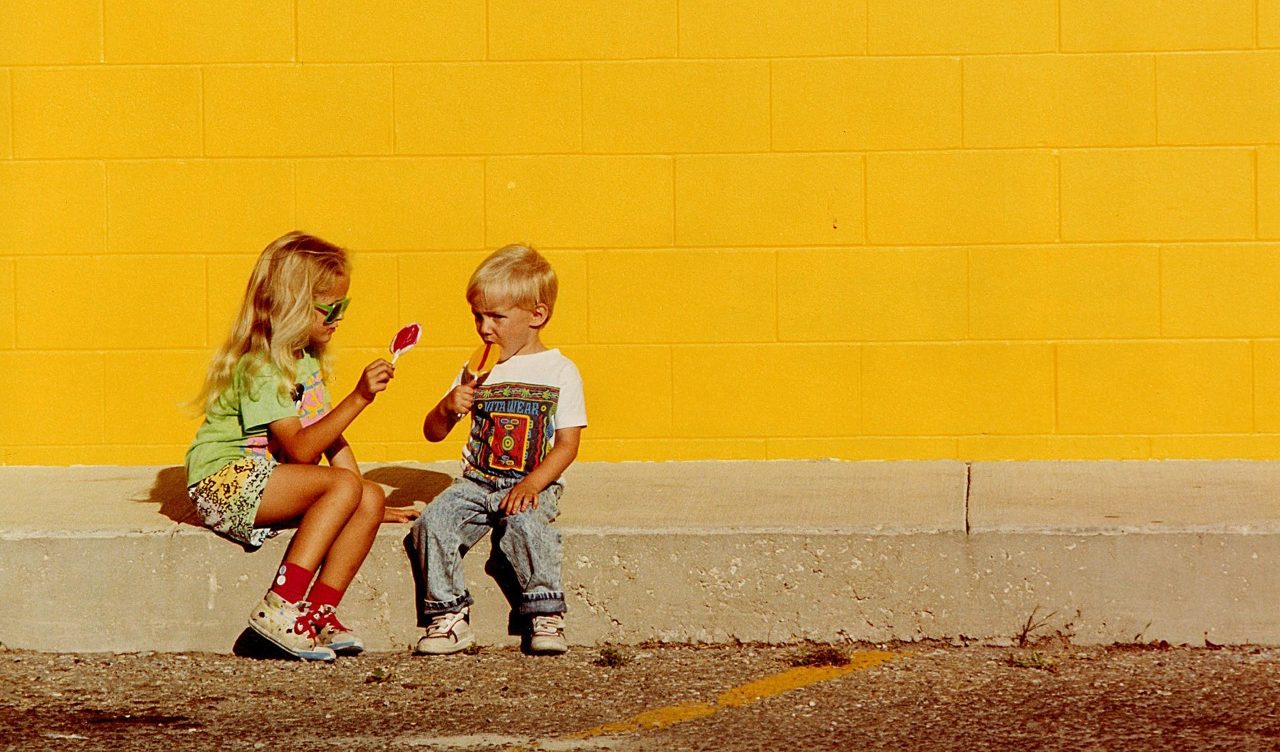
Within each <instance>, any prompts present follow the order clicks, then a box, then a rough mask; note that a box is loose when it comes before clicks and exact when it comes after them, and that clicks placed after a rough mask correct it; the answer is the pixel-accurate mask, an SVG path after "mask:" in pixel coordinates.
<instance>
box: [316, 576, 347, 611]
mask: <svg viewBox="0 0 1280 752" xmlns="http://www.w3.org/2000/svg"><path fill="white" fill-rule="evenodd" d="M343 594H344V591H342V590H337V589H335V588H332V587H329V586H328V585H326V584H324V583H323V582H317V583H316V584H315V586H314V587H312V588H311V598H310V601H311V607H312V608H319V607H320V606H333V607H334V608H337V607H338V602H339V601H341V600H342V596H343Z"/></svg>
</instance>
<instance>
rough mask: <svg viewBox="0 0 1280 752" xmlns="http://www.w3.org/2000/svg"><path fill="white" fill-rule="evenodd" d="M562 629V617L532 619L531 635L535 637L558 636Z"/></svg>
mask: <svg viewBox="0 0 1280 752" xmlns="http://www.w3.org/2000/svg"><path fill="white" fill-rule="evenodd" d="M563 629H564V617H562V616H548V615H540V616H539V615H535V616H534V617H533V633H534V634H536V635H558V634H560V631H561V630H563Z"/></svg>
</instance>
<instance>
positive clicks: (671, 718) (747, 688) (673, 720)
mask: <svg viewBox="0 0 1280 752" xmlns="http://www.w3.org/2000/svg"><path fill="white" fill-rule="evenodd" d="M900 657H902V654H901V653H886V652H883V651H880V650H868V651H863V652H858V653H854V654H853V655H851V656H849V662H848V663H847V664H845V665H843V666H821V667H809V666H801V667H799V668H793V669H790V670H788V671H783V672H782V673H780V674H774V675H773V676H766V677H765V678H763V679H757V680H756V681H753V682H748V683H746V684H743V685H741V686H738V687H734V688H733V689H730V690H728V691H726V692H723V693H721V694H720V696H719V697H717V698H716V701H715V702H714V703H708V702H690V703H684V704H682V705H668V706H666V707H663V708H655V709H653V710H646V711H644V712H643V713H639V714H637V715H634V716H632V717H631V718H628V719H627V720H625V721H618V722H616V723H606V724H605V725H603V726H596V727H595V728H591V729H587V730H586V731H579V732H578V733H576V734H570V735H568V736H566V737H563V738H566V739H590V738H591V737H595V736H614V735H618V734H631V733H635V732H637V731H652V730H655V729H662V728H667V727H669V726H674V725H676V724H678V723H685V722H686V721H692V720H696V719H698V718H706V717H707V716H710V715H715V714H716V713H718V712H720V711H721V710H723V709H724V708H740V707H742V706H744V705H750V704H751V703H753V702H756V701H757V700H763V699H764V698H766V697H773V696H774V695H780V694H782V693H783V692H790V691H791V690H793V689H800V688H801V687H808V686H811V685H813V684H820V683H822V682H825V681H831V680H832V679H836V678H839V677H841V676H845V675H846V674H852V673H854V672H855V671H866V670H867V669H869V668H875V667H876V666H879V665H880V664H882V663H887V662H889V661H891V660H893V659H895V658H900Z"/></svg>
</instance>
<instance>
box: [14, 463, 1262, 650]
mask: <svg viewBox="0 0 1280 752" xmlns="http://www.w3.org/2000/svg"><path fill="white" fill-rule="evenodd" d="M455 470H456V465H454V464H452V463H449V464H435V465H421V464H396V465H381V466H371V467H370V468H369V469H368V470H367V475H368V476H369V477H371V478H373V479H375V480H378V481H379V482H381V483H383V484H384V485H386V486H387V487H388V489H389V498H390V499H391V503H394V504H402V505H403V504H409V503H418V504H421V503H424V502H426V501H427V500H428V499H430V498H432V497H433V496H434V495H435V493H437V492H438V491H439V490H440V489H442V488H443V487H444V485H446V484H447V483H448V482H449V478H450V475H451V473H453V472H454V471H455ZM567 482H568V490H567V491H566V493H565V497H564V500H563V502H562V510H563V511H562V516H561V519H560V521H559V524H560V526H561V529H562V531H563V533H564V538H565V560H564V575H565V586H566V591H567V595H568V598H569V606H570V614H569V625H570V630H569V637H570V641H571V642H573V643H575V644H579V645H582V644H593V643H598V642H606V641H607V642H615V643H636V642H643V641H649V640H667V641H678V642H717V643H723V642H733V641H744V642H755V641H762V642H791V641H796V640H803V639H812V640H820V641H840V640H868V641H886V640H918V639H944V640H976V641H983V642H996V643H999V642H1007V641H1009V640H1011V639H1013V638H1014V637H1015V636H1016V635H1018V634H1019V633H1020V632H1022V631H1024V630H1025V629H1027V628H1028V626H1029V625H1036V626H1035V629H1034V630H1032V631H1033V636H1034V635H1044V634H1052V633H1054V632H1061V633H1063V634H1065V635H1067V636H1070V637H1071V638H1072V639H1073V640H1075V641H1077V642H1080V643H1110V642H1133V641H1152V640H1168V641H1170V642H1174V643H1184V642H1185V643H1190V644H1203V643H1204V641H1205V640H1209V641H1211V642H1214V643H1221V644H1234V643H1260V644H1280V625H1277V624H1276V623H1275V619H1274V606H1273V604H1275V603H1276V602H1277V599H1278V597H1280V574H1277V573H1276V572H1275V567H1274V566H1271V565H1270V562H1272V561H1275V560H1276V555H1277V554H1278V553H1280V550H1278V549H1280V509H1278V508H1277V505H1276V504H1275V503H1274V502H1273V501H1272V499H1273V496H1274V489H1277V488H1280V463H1275V464H1273V463H1262V462H1187V461H1181V462H1044V463H973V464H965V463H961V462H855V463H844V462H761V463H755V462H690V463H623V464H584V465H578V466H575V467H574V468H573V469H572V470H571V472H570V474H569V476H568V477H567ZM189 511H190V510H189V503H188V502H186V501H185V490H184V488H183V478H182V476H181V471H180V469H178V468H154V467H151V468H146V467H132V468H119V467H73V468H16V467H4V468H0V593H3V594H4V596H5V599H6V601H7V606H8V607H7V608H6V609H4V611H3V613H0V642H3V643H4V644H5V645H7V646H9V647H14V648H29V649H37V650H54V651H141V650H159V651H178V650H198V651H215V652H226V651H228V650H230V649H231V647H232V645H233V643H234V642H235V641H236V638H237V636H238V635H239V634H240V632H241V630H242V629H243V626H244V619H245V617H246V615H247V613H248V610H249V608H251V607H252V606H253V605H254V604H255V603H256V602H257V600H258V598H260V597H261V594H262V590H263V588H264V587H265V585H266V583H267V582H268V581H269V579H270V577H271V574H272V571H273V570H274V568H275V566H276V565H277V563H278V561H279V559H280V556H281V554H282V553H283V551H284V547H285V545H286V543H287V540H288V536H289V533H287V532H286V533H284V534H282V535H280V536H278V537H277V538H275V539H273V540H271V541H269V542H268V544H267V545H266V546H264V548H263V550H262V551H260V552H258V553H255V554H246V553H244V552H243V551H242V550H241V549H240V548H239V547H238V546H236V545H234V544H232V543H229V542H227V541H224V540H222V539H220V538H218V537H216V536H214V535H212V534H211V533H209V532H207V531H206V530H204V529H203V528H200V527H196V526H193V525H192V524H190V522H185V521H183V520H186V519H187V515H188V514H189ZM406 532H407V530H406V529H403V528H400V529H393V528H391V527H384V528H383V530H382V532H381V533H380V535H379V537H378V540H377V542H376V544H375V548H374V551H373V552H372V554H371V556H370V558H369V560H368V561H367V562H366V564H365V566H364V568H363V569H362V570H361V573H360V575H359V577H358V578H357V580H356V582H355V584H354V585H353V587H352V589H351V592H350V593H349V595H348V598H347V601H346V602H345V603H344V613H345V614H346V618H347V621H348V622H349V623H351V624H352V626H354V627H356V628H358V629H359V630H360V631H361V632H362V633H363V634H364V635H365V637H366V640H367V641H368V642H369V644H370V647H371V648H372V649H375V650H391V649H396V650H398V649H403V648H405V647H406V646H407V645H408V644H410V643H411V642H412V641H413V640H414V639H415V636H416V633H417V631H416V629H415V626H414V623H413V609H412V599H413V582H412V578H411V576H410V571H409V567H408V562H407V559H406V557H405V555H404V553H403V550H402V548H401V546H402V539H403V537H404V534H405V533H406ZM488 553H489V552H488V548H487V546H486V545H484V544H482V545H481V546H479V547H477V549H476V550H475V551H473V552H471V553H470V554H469V555H468V559H467V561H468V569H467V571H468V581H469V583H470V585H471V586H472V590H473V592H474V593H475V595H476V597H477V606H476V608H475V609H474V616H473V625H474V626H475V627H476V630H477V632H478V634H479V638H480V641H481V642H482V643H487V644H494V643H504V642H512V643H513V642H515V641H516V638H514V637H511V636H510V635H508V633H507V629H506V627H507V626H508V618H507V616H508V607H507V604H506V601H505V600H504V598H503V596H502V594H501V591H500V590H499V588H498V587H497V586H496V585H495V584H494V581H493V579H492V578H491V577H489V576H486V574H485V573H484V569H485V561H486V559H487V557H488Z"/></svg>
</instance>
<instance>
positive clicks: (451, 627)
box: [413, 606, 476, 655]
mask: <svg viewBox="0 0 1280 752" xmlns="http://www.w3.org/2000/svg"><path fill="white" fill-rule="evenodd" d="M470 616H471V610H470V609H469V608H467V607H465V606H464V607H463V609H462V610H461V611H456V612H454V613H452V614H437V615H435V616H433V617H431V624H430V625H429V626H428V627H427V633H426V634H425V635H423V636H422V637H421V638H419V639H418V644H417V646H416V647H414V649H413V652H414V653H416V654H417V655H449V654H451V653H459V652H462V651H463V650H466V649H467V648H469V647H471V645H472V644H474V643H475V641H476V633H475V632H472V631H471V622H470Z"/></svg>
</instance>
